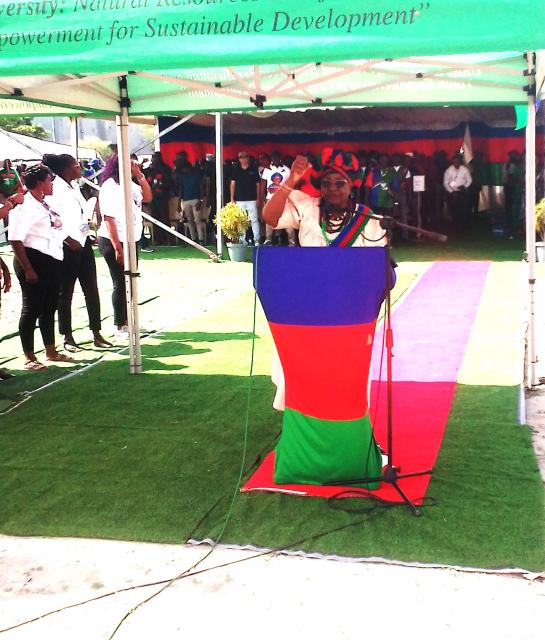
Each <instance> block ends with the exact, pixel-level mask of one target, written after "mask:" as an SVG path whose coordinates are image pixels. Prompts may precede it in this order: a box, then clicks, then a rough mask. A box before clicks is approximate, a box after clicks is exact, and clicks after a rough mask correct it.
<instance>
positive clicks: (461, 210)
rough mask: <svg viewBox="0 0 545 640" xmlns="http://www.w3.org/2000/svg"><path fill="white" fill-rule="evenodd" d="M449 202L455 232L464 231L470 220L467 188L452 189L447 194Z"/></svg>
mask: <svg viewBox="0 0 545 640" xmlns="http://www.w3.org/2000/svg"><path fill="white" fill-rule="evenodd" d="M447 203H448V208H449V214H450V218H451V225H452V230H453V232H455V233H459V234H461V233H463V232H464V231H465V230H466V229H467V226H468V222H469V199H468V193H467V191H466V190H465V189H461V190H460V191H452V192H451V193H449V194H448V195H447Z"/></svg>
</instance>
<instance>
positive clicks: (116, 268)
mask: <svg viewBox="0 0 545 640" xmlns="http://www.w3.org/2000/svg"><path fill="white" fill-rule="evenodd" d="M131 172H132V176H133V179H134V180H135V181H136V182H134V181H133V182H131V193H132V210H133V231H134V240H135V242H138V241H139V240H140V238H141V236H142V228H143V224H142V203H143V202H144V203H147V202H151V199H152V193H151V188H150V186H149V184H148V182H147V181H146V178H145V177H144V174H143V173H142V171H141V170H140V167H139V166H138V162H135V161H134V160H133V161H132V162H131ZM98 201H99V205H100V214H101V216H102V221H101V223H100V226H99V228H98V233H97V235H98V238H97V241H98V249H99V251H100V253H101V254H102V255H103V256H104V259H105V260H106V263H107V265H108V268H109V269H110V275H111V277H112V283H113V290H112V305H113V308H114V323H115V325H116V327H117V333H118V334H119V335H123V334H126V333H127V297H126V292H125V274H124V263H125V262H124V261H125V257H124V251H125V250H126V229H125V211H124V209H123V186H122V185H120V184H119V161H118V158H117V155H116V154H114V155H112V156H111V157H110V159H109V160H108V162H107V163H106V166H105V168H104V172H103V182H102V186H101V188H100V193H99V196H98Z"/></svg>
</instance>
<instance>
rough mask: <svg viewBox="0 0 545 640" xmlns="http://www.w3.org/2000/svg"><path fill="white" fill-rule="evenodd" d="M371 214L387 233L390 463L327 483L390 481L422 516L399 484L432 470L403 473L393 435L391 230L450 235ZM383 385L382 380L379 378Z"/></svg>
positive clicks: (439, 238)
mask: <svg viewBox="0 0 545 640" xmlns="http://www.w3.org/2000/svg"><path fill="white" fill-rule="evenodd" d="M368 216H369V217H370V218H373V219H375V220H378V221H379V222H380V226H381V227H382V228H383V229H384V235H385V239H386V245H385V248H386V259H385V269H386V272H385V284H386V297H385V299H384V332H385V343H386V416H387V448H388V451H387V457H388V463H387V464H386V466H384V467H383V468H382V474H381V475H380V476H379V477H378V478H359V479H358V480H350V481H336V482H332V483H327V484H336V485H343V484H344V485H350V484H356V483H357V484H368V483H371V482H387V483H388V484H390V485H391V486H392V487H393V488H394V489H395V490H396V492H397V493H398V495H399V496H400V497H401V498H402V499H403V502H404V503H405V504H406V505H407V507H408V508H409V509H410V511H411V513H412V514H413V515H414V516H416V517H420V516H422V515H423V512H422V509H421V508H420V507H419V506H418V505H416V504H415V503H414V502H412V501H411V500H410V498H409V497H408V496H407V494H406V493H405V492H404V491H403V489H402V488H401V487H400V486H399V480H401V479H403V478H414V477H416V476H424V475H431V474H432V473H433V470H432V469H426V470H424V471H415V472H413V473H401V467H400V466H398V465H396V464H395V462H394V436H393V432H394V430H393V395H394V394H393V366H392V364H393V356H394V354H393V347H394V334H393V330H392V317H391V308H392V298H391V293H390V291H391V287H392V262H393V260H392V231H393V229H394V228H395V227H400V228H403V229H408V230H409V231H412V232H413V233H418V234H420V235H422V236H426V237H428V238H430V239H432V240H436V241H439V242H445V241H446V240H447V239H448V238H447V236H445V235H443V234H441V233H436V232H434V231H428V230H427V229H422V228H420V227H414V226H412V225H408V224H405V223H402V222H398V221H397V220H395V219H394V218H392V217H391V216H383V215H378V214H375V213H369V214H368ZM379 384H380V381H379Z"/></svg>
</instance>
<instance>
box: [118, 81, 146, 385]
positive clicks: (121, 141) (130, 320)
mask: <svg viewBox="0 0 545 640" xmlns="http://www.w3.org/2000/svg"><path fill="white" fill-rule="evenodd" d="M119 94H120V98H121V100H120V105H121V114H120V115H119V116H116V126H117V150H118V158H119V182H120V184H121V185H122V187H123V200H124V207H125V238H126V241H125V245H124V247H123V248H124V252H123V253H124V256H125V287H126V292H127V324H128V328H129V373H132V374H138V373H142V355H141V352H140V323H139V319H138V284H137V278H138V274H137V271H136V269H137V264H136V245H135V241H134V213H133V201H132V192H131V154H130V148H129V98H128V93H127V76H120V78H119Z"/></svg>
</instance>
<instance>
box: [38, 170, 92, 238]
mask: <svg viewBox="0 0 545 640" xmlns="http://www.w3.org/2000/svg"><path fill="white" fill-rule="evenodd" d="M45 201H46V203H47V204H48V205H49V206H50V207H51V209H52V210H53V211H55V212H57V213H58V214H59V215H60V217H61V220H62V227H63V229H64V232H65V238H73V239H74V240H77V241H78V242H79V243H80V244H81V246H82V247H83V246H84V245H85V242H86V240H87V236H88V234H89V220H87V214H86V201H85V198H84V197H83V196H82V195H81V191H80V190H79V186H78V184H77V183H76V182H73V183H72V184H68V182H66V181H65V180H63V179H62V178H60V177H58V176H57V177H56V178H55V180H53V195H51V196H46V198H45Z"/></svg>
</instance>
